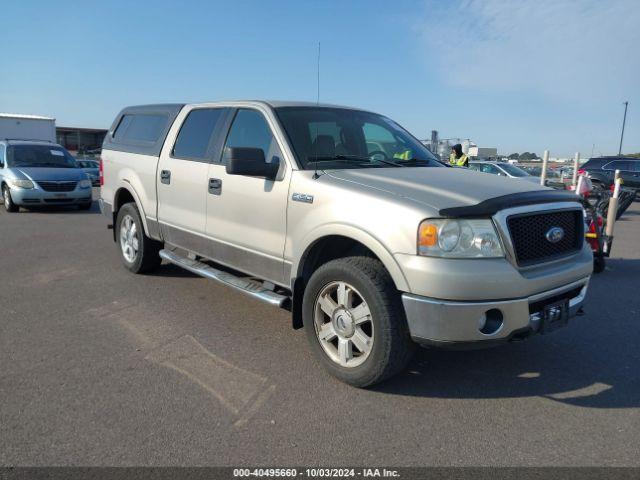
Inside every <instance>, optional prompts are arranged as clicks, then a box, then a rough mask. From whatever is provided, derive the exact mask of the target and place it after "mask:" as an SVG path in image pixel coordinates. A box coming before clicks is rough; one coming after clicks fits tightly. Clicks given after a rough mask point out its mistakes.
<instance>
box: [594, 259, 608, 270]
mask: <svg viewBox="0 0 640 480" xmlns="http://www.w3.org/2000/svg"><path fill="white" fill-rule="evenodd" d="M606 264H607V262H606V260H605V259H604V257H593V273H602V272H604V267H606Z"/></svg>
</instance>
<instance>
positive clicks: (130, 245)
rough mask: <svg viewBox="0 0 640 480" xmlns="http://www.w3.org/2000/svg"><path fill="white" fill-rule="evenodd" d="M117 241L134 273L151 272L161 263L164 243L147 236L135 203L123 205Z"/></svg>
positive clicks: (119, 217)
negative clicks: (161, 251) (161, 250)
mask: <svg viewBox="0 0 640 480" xmlns="http://www.w3.org/2000/svg"><path fill="white" fill-rule="evenodd" d="M116 243H117V244H118V249H119V251H120V257H121V258H122V262H123V263H124V266H125V267H127V269H129V270H130V271H132V272H133V273H147V272H151V271H152V270H154V269H155V268H157V267H158V266H159V265H160V262H161V261H162V259H161V258H160V256H159V255H158V252H159V251H160V249H161V248H162V243H160V242H158V241H156V240H153V239H151V238H149V237H147V236H146V235H145V233H144V226H143V224H142V218H141V217H140V212H138V208H137V207H136V205H135V204H134V203H127V204H125V205H123V206H122V207H121V208H120V210H119V211H118V217H117V220H116Z"/></svg>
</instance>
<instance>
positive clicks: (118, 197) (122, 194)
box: [112, 188, 136, 242]
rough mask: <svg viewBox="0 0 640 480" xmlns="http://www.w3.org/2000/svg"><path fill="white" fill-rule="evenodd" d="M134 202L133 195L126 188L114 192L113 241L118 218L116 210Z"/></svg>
mask: <svg viewBox="0 0 640 480" xmlns="http://www.w3.org/2000/svg"><path fill="white" fill-rule="evenodd" d="M135 202H136V200H135V198H133V195H132V194H131V192H130V191H129V190H127V189H126V188H120V189H118V191H117V192H116V194H115V196H114V199H113V212H112V214H113V241H114V242H115V241H116V228H115V227H116V218H118V210H120V208H121V207H122V206H123V205H125V204H127V203H135Z"/></svg>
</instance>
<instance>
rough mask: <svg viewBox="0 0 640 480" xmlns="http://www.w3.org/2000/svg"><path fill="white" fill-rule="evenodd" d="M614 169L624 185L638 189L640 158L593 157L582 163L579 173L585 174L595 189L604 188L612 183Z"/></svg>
mask: <svg viewBox="0 0 640 480" xmlns="http://www.w3.org/2000/svg"><path fill="white" fill-rule="evenodd" d="M616 170H620V176H621V177H622V181H623V182H624V186H625V187H628V188H635V189H640V158H629V157H595V158H590V159H589V160H587V161H586V162H585V163H583V164H582V166H581V167H580V169H579V170H578V173H579V174H586V175H587V176H588V177H589V178H590V179H591V183H592V184H593V187H594V189H596V190H606V189H609V188H610V187H611V185H613V181H614V179H615V173H616Z"/></svg>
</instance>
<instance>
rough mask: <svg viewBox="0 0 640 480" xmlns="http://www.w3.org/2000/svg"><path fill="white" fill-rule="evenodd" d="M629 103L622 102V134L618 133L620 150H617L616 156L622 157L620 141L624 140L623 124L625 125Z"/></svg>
mask: <svg viewBox="0 0 640 480" xmlns="http://www.w3.org/2000/svg"><path fill="white" fill-rule="evenodd" d="M628 106H629V102H624V117H623V118H622V132H621V133H620V148H618V155H622V139H623V138H624V124H625V123H627V107H628Z"/></svg>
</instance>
